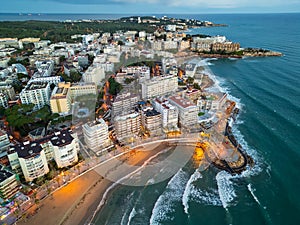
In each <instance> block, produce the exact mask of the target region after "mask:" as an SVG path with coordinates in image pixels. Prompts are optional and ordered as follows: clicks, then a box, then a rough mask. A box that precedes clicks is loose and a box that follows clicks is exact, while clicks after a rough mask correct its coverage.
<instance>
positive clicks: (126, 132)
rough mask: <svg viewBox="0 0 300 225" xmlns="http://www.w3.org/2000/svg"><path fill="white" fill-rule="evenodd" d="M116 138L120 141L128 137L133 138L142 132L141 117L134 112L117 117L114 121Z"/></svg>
mask: <svg viewBox="0 0 300 225" xmlns="http://www.w3.org/2000/svg"><path fill="white" fill-rule="evenodd" d="M114 125H115V131H116V136H117V138H118V139H119V140H122V139H124V138H126V137H133V136H134V135H137V134H138V133H139V132H140V130H141V116H140V114H139V113H137V112H134V113H130V114H126V115H123V116H116V117H115V119H114Z"/></svg>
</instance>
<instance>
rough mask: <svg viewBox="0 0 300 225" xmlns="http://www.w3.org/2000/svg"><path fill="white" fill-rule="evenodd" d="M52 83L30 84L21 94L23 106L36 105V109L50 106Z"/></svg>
mask: <svg viewBox="0 0 300 225" xmlns="http://www.w3.org/2000/svg"><path fill="white" fill-rule="evenodd" d="M50 92H51V90H50V83H39V82H32V83H30V84H28V85H27V86H26V87H25V88H24V89H23V90H22V91H21V93H20V98H21V102H22V104H31V103H32V104H34V105H35V109H40V108H42V107H43V106H45V105H48V104H49V101H50V95H51V93H50Z"/></svg>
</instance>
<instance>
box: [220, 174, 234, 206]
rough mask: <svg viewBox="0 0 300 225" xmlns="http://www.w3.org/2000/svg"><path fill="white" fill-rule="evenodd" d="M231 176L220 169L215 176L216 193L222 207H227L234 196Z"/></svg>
mask: <svg viewBox="0 0 300 225" xmlns="http://www.w3.org/2000/svg"><path fill="white" fill-rule="evenodd" d="M232 178H233V176H232V175H231V174H229V173H227V172H226V171H221V172H219V173H218V174H217V176H216V180H217V185H218V193H219V197H220V200H221V202H222V206H223V208H224V209H227V208H228V207H229V206H230V203H231V202H232V201H233V200H234V199H235V197H236V194H235V191H234V187H233V183H232V181H231V179H232Z"/></svg>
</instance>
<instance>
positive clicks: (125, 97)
mask: <svg viewBox="0 0 300 225" xmlns="http://www.w3.org/2000/svg"><path fill="white" fill-rule="evenodd" d="M138 101H139V96H138V95H135V94H132V93H130V92H128V93H123V94H120V95H117V97H116V99H115V101H114V102H113V103H112V116H113V117H114V116H117V115H123V114H126V113H128V112H129V111H131V110H133V109H134V107H135V106H136V105H137V102H138Z"/></svg>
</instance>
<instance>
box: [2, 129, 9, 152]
mask: <svg viewBox="0 0 300 225" xmlns="http://www.w3.org/2000/svg"><path fill="white" fill-rule="evenodd" d="M9 145H10V142H9V139H8V135H7V133H6V132H5V131H3V130H0V157H2V156H4V155H6V154H7V151H8V150H9Z"/></svg>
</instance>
